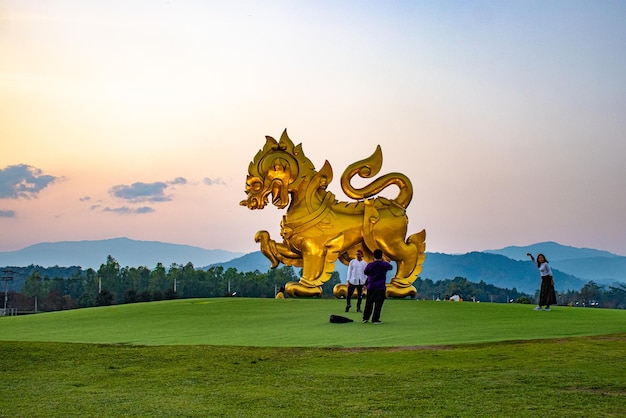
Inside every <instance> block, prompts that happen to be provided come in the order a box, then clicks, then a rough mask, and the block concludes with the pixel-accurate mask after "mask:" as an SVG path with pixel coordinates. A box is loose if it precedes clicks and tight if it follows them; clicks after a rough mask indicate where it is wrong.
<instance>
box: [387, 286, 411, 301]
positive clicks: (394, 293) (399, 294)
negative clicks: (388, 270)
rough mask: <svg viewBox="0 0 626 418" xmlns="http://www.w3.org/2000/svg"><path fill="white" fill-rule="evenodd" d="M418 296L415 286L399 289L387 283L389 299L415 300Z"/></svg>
mask: <svg viewBox="0 0 626 418" xmlns="http://www.w3.org/2000/svg"><path fill="white" fill-rule="evenodd" d="M415 295H417V289H415V287H414V286H412V285H411V286H407V287H398V286H395V285H394V284H393V283H387V297H388V298H406V297H407V296H408V297H411V298H414V297H415Z"/></svg>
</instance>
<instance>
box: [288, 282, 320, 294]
mask: <svg viewBox="0 0 626 418" xmlns="http://www.w3.org/2000/svg"><path fill="white" fill-rule="evenodd" d="M285 292H287V294H288V295H289V296H303V297H314V296H317V297H322V288H321V287H319V286H314V287H309V286H305V285H303V284H302V283H300V282H287V284H285Z"/></svg>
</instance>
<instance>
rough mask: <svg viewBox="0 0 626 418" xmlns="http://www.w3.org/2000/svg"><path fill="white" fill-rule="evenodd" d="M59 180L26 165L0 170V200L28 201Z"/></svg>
mask: <svg viewBox="0 0 626 418" xmlns="http://www.w3.org/2000/svg"><path fill="white" fill-rule="evenodd" d="M58 179H59V178H58V177H55V176H51V175H46V174H43V172H42V171H41V170H40V169H38V168H36V167H33V166H30V165H27V164H18V165H10V166H7V167H6V168H3V169H1V170H0V199H19V198H20V197H23V198H26V199H30V198H32V197H37V194H38V193H39V192H40V191H42V190H43V189H45V188H46V187H48V185H50V184H53V183H54V182H55V181H57V180H58Z"/></svg>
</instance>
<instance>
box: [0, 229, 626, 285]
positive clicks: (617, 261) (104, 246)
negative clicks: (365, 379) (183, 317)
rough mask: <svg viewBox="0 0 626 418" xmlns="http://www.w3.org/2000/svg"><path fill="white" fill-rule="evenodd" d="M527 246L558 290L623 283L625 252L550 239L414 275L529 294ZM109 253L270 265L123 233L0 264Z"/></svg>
mask: <svg viewBox="0 0 626 418" xmlns="http://www.w3.org/2000/svg"><path fill="white" fill-rule="evenodd" d="M528 252H530V253H532V254H534V255H536V254H538V253H543V254H545V255H546V257H547V258H548V260H549V262H550V265H551V266H552V270H553V272H554V280H555V287H556V288H557V290H559V291H567V290H580V289H581V288H582V287H583V286H584V285H585V283H587V282H589V281H594V282H596V283H598V284H613V283H626V257H624V256H620V255H616V254H612V253H610V252H607V251H602V250H595V249H591V248H576V247H570V246H566V245H561V244H558V243H556V242H542V243H537V244H532V245H528V246H510V247H505V248H502V249H496V250H484V251H481V252H478V251H475V252H470V253H466V254H444V253H427V254H426V261H425V262H424V267H423V270H422V273H421V274H420V277H422V278H423V279H431V280H433V281H437V280H445V279H454V278H455V277H464V278H466V279H467V280H469V281H471V282H480V281H483V282H485V283H488V284H493V285H495V286H498V287H501V288H509V289H512V288H515V289H517V290H518V291H521V292H525V293H531V294H533V293H534V292H535V291H536V290H537V288H538V287H539V273H538V271H537V268H536V266H535V265H534V263H532V262H531V261H530V260H529V259H528V257H527V256H526V253H528ZM109 255H111V256H112V257H113V258H115V259H116V260H117V262H118V263H119V264H120V265H121V266H123V267H128V266H131V267H133V266H134V267H139V266H145V267H148V268H153V267H155V266H156V265H157V263H161V264H162V265H164V266H166V267H168V266H170V265H171V264H173V263H175V264H187V263H189V262H191V263H192V264H193V265H194V266H195V267H196V268H204V269H206V268H209V267H211V266H222V267H224V268H226V269H227V268H235V269H237V271H240V272H247V271H255V270H258V271H261V272H265V271H267V270H269V268H270V262H269V260H268V259H267V258H265V256H263V254H261V252H260V251H256V252H252V253H248V254H246V253H236V252H229V251H223V250H206V249H202V248H199V247H193V246H188V245H179V244H168V243H163V242H156V241H136V240H131V239H128V238H114V239H109V240H101V241H70V242H57V243H41V244H36V245H32V246H30V247H26V248H24V249H22V250H18V251H11V252H0V266H7V267H18V266H28V265H39V266H42V267H50V266H67V267H69V266H80V267H82V268H83V269H87V268H93V269H98V268H99V267H100V265H101V264H105V263H106V260H107V257H108V256H109ZM336 271H337V272H338V273H339V277H340V279H341V280H342V281H343V282H345V277H346V272H347V267H346V266H345V265H343V264H342V263H339V262H338V263H337V266H336Z"/></svg>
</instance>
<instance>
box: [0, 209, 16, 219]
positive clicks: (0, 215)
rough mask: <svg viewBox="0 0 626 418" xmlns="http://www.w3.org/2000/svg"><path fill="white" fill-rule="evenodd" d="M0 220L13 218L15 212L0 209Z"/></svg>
mask: <svg viewBox="0 0 626 418" xmlns="http://www.w3.org/2000/svg"><path fill="white" fill-rule="evenodd" d="M0 218H15V211H14V210H2V209H0Z"/></svg>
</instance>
